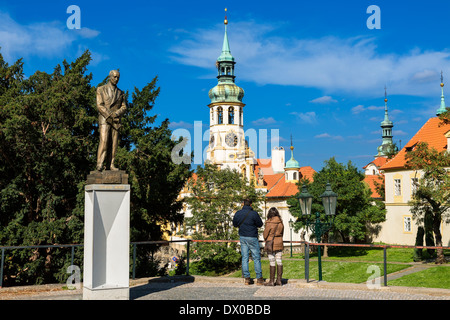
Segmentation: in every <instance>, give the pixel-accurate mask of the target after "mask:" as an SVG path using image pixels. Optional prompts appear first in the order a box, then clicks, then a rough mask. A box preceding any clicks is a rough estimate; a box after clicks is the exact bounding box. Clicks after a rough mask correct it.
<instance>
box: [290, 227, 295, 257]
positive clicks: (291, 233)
mask: <svg viewBox="0 0 450 320" xmlns="http://www.w3.org/2000/svg"><path fill="white" fill-rule="evenodd" d="M293 227H294V221H292V218H290V219H289V229H291V258H292V228H293Z"/></svg>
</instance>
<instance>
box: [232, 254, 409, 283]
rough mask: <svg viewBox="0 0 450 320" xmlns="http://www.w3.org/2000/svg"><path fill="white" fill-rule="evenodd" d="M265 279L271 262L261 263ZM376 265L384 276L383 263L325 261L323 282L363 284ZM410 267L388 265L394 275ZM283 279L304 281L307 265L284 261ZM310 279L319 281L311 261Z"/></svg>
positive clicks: (237, 274)
mask: <svg viewBox="0 0 450 320" xmlns="http://www.w3.org/2000/svg"><path fill="white" fill-rule="evenodd" d="M261 265H262V270H263V277H264V278H268V277H269V261H268V260H262V261H261ZM372 265H376V266H378V267H379V268H380V269H379V270H380V276H382V275H383V264H382V263H366V262H343V261H323V262H322V280H325V281H328V282H347V283H363V282H366V281H367V280H368V278H369V277H370V276H371V275H373V273H372V272H369V273H367V270H368V268H369V266H372ZM408 267H410V265H407V264H388V265H387V272H388V273H392V272H396V271H399V270H402V269H405V268H408ZM250 271H251V272H250V273H251V277H253V278H254V277H255V272H254V270H253V262H251V263H250ZM231 276H232V277H241V276H242V273H241V271H240V270H239V271H237V272H235V273H233V274H232V275H231ZM283 278H285V279H304V278H305V263H304V261H301V260H286V259H285V260H283ZM309 278H310V279H318V278H319V272H318V267H317V261H310V264H309Z"/></svg>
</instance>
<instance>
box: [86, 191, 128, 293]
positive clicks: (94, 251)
mask: <svg viewBox="0 0 450 320" xmlns="http://www.w3.org/2000/svg"><path fill="white" fill-rule="evenodd" d="M129 257H130V185H128V184H125V185H124V184H90V185H87V186H86V187H85V206H84V277H83V286H84V288H83V299H97V298H98V299H103V300H106V299H116V298H113V297H115V296H116V295H117V296H118V297H122V298H123V299H124V298H125V297H126V296H127V295H128V293H127V292H128V290H129V273H130V271H129V268H130V265H129ZM85 294H86V296H85ZM117 299H119V298H117Z"/></svg>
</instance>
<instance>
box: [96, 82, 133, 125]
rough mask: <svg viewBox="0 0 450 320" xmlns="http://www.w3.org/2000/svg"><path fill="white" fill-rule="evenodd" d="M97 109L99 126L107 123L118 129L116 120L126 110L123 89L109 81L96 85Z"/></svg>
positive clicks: (118, 122) (118, 123)
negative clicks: (102, 84)
mask: <svg viewBox="0 0 450 320" xmlns="http://www.w3.org/2000/svg"><path fill="white" fill-rule="evenodd" d="M97 109H98V111H99V116H98V124H99V126H100V125H106V124H109V125H111V126H112V127H113V128H114V129H116V130H118V129H119V128H120V121H118V120H119V119H120V117H121V116H122V115H123V114H124V113H125V111H126V110H127V106H126V102H125V96H124V93H123V91H122V90H120V89H119V88H117V87H114V86H112V85H111V84H109V83H108V84H106V85H104V86H100V87H98V88H97ZM114 120H116V121H114Z"/></svg>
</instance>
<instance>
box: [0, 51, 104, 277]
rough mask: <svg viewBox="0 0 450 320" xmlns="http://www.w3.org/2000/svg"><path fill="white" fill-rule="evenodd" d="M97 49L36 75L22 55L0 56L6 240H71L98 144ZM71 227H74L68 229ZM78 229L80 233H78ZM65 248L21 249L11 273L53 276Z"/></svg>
mask: <svg viewBox="0 0 450 320" xmlns="http://www.w3.org/2000/svg"><path fill="white" fill-rule="evenodd" d="M89 61H90V54H89V53H85V54H83V55H82V56H81V57H79V58H78V59H76V61H74V62H72V63H68V62H66V61H63V63H62V66H61V65H58V66H56V67H55V68H54V71H53V73H51V74H47V73H45V72H40V71H37V72H36V73H35V74H33V75H32V76H30V77H29V78H25V75H24V73H23V63H22V61H21V60H18V61H17V62H16V63H15V64H14V65H12V66H9V65H8V64H7V63H6V62H5V61H4V60H3V58H2V57H0V79H1V80H0V82H1V83H2V86H1V88H0V94H1V95H0V189H1V193H0V197H1V200H0V224H1V228H0V243H1V244H3V245H32V244H33V245H35V244H54V243H71V242H73V240H74V238H73V237H72V232H71V228H74V229H75V230H79V229H81V227H82V220H80V219H79V217H74V216H72V210H73V209H74V207H75V206H76V202H77V195H78V193H79V191H80V183H81V182H82V181H83V180H84V179H85V177H86V173H87V172H88V171H89V168H90V167H91V165H92V160H91V159H90V157H89V156H88V155H89V154H90V153H93V152H94V150H95V143H94V142H93V139H91V136H92V133H93V132H94V121H95V110H94V108H93V106H94V103H93V102H94V100H93V97H94V95H95V88H93V87H92V86H91V85H90V81H91V79H92V75H91V74H86V67H87V65H88V63H89ZM68 231H69V232H68ZM78 236H79V235H78ZM56 251H58V249H40V250H38V249H36V250H33V251H31V250H28V251H27V252H28V253H25V252H22V251H17V250H16V251H14V252H13V257H12V259H9V260H8V263H7V264H6V268H7V269H6V272H5V274H7V275H9V276H10V278H9V279H11V277H15V279H16V280H17V281H20V282H21V283H28V282H31V281H38V282H42V281H48V280H51V279H52V278H53V274H54V273H55V272H57V271H56V270H59V269H61V267H62V265H63V264H62V262H61V260H58V259H55V255H54V254H55V252H56ZM25 271H27V272H25Z"/></svg>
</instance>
